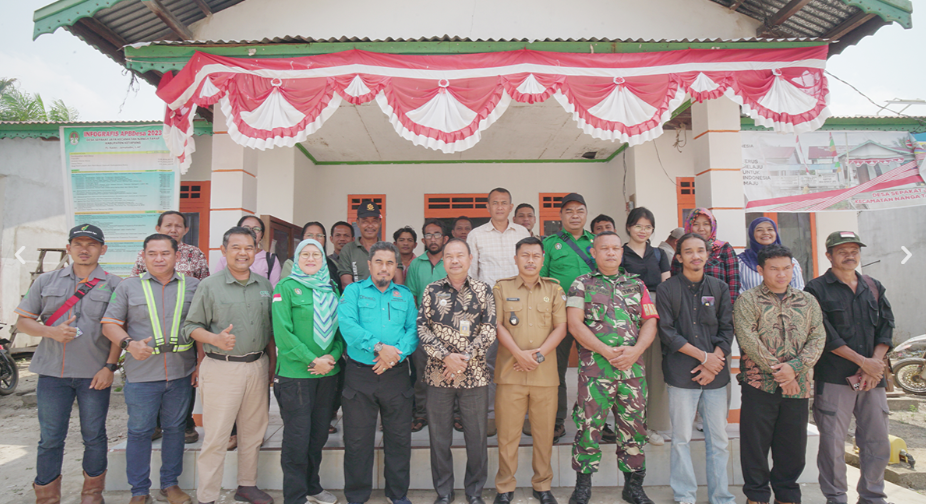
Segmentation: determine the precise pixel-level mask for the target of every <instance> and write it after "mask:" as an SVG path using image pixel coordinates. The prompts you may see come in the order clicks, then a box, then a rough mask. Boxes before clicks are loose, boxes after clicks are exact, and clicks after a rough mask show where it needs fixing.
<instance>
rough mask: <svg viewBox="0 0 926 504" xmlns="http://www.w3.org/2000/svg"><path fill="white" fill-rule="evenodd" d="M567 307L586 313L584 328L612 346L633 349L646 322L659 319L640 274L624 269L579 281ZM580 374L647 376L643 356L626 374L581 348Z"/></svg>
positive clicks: (626, 377) (589, 275) (622, 377)
mask: <svg viewBox="0 0 926 504" xmlns="http://www.w3.org/2000/svg"><path fill="white" fill-rule="evenodd" d="M566 307H567V308H579V309H581V310H583V311H584V312H585V325H586V326H588V328H589V329H591V331H592V332H593V333H594V334H595V336H596V337H597V338H598V339H599V340H601V342H602V343H604V344H606V345H608V346H610V347H621V346H628V347H629V346H634V345H636V344H637V336H638V335H639V334H640V326H642V325H643V321H644V320H646V319H650V318H654V319H658V318H659V316H658V315H657V314H656V305H654V304H653V302H652V300H651V299H650V297H649V291H648V290H647V289H646V286H645V285H643V282H641V281H640V280H639V279H638V277H637V275H632V274H628V273H626V272H624V270H621V271H620V273H619V274H618V275H616V276H614V277H608V276H605V275H604V274H602V273H601V272H600V271H598V270H595V271H594V272H592V273H587V274H585V275H582V276H580V277H578V278H576V280H575V282H573V283H572V287H570V288H569V294H568V295H567V299H566ZM579 373H580V374H582V375H583V376H588V377H599V376H600V377H606V378H611V379H614V380H630V379H632V378H640V377H643V376H644V375H645V371H644V369H643V356H642V355H641V356H640V358H639V359H637V362H635V363H634V364H633V366H631V368H630V369H629V370H627V371H621V370H619V369H617V368H616V367H614V366H612V365H611V363H610V362H608V359H606V358H605V357H604V356H603V355H600V354H598V353H596V352H593V351H591V350H589V349H587V348H585V347H583V346H582V345H579Z"/></svg>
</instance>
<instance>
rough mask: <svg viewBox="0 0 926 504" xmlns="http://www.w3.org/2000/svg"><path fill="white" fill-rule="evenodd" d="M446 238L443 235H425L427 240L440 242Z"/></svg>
mask: <svg viewBox="0 0 926 504" xmlns="http://www.w3.org/2000/svg"><path fill="white" fill-rule="evenodd" d="M443 237H444V234H443V233H428V234H426V235H424V239H425V240H440V239H441V238H443Z"/></svg>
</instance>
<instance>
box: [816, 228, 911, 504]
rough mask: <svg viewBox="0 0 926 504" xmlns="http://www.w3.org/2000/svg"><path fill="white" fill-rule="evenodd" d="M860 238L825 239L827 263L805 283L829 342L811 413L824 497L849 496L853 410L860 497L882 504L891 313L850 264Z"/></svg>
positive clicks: (872, 283) (841, 499)
mask: <svg viewBox="0 0 926 504" xmlns="http://www.w3.org/2000/svg"><path fill="white" fill-rule="evenodd" d="M864 246H865V244H864V243H862V240H861V239H860V238H859V236H858V235H857V234H856V233H854V232H852V231H836V232H834V233H832V234H830V235H829V236H828V237H827V238H826V258H827V259H829V261H830V264H831V267H830V269H829V270H827V272H826V273H824V274H823V276H821V277H817V278H814V279H813V280H811V281H809V282H807V286H806V288H805V290H806V291H807V292H809V293H811V294H813V295H814V297H816V298H817V300H818V301H819V302H820V307H821V308H822V309H823V326H824V327H825V328H826V347H825V348H824V349H823V356H822V357H820V360H819V361H818V362H817V364H816V365H815V366H814V375H815V376H814V378H815V381H814V402H813V418H814V422H815V423H816V424H817V428H818V429H819V430H820V450H819V451H818V452H817V468H818V469H819V470H820V477H819V481H820V490H821V491H822V492H823V495H825V496H826V502H827V504H844V503H846V500H847V497H846V489H847V488H848V482H847V481H846V462H845V439H846V432H847V431H848V429H849V422H850V421H851V420H852V417H853V415H854V416H855V423H856V429H855V442H856V444H857V445H858V447H859V464H860V466H861V475H860V477H859V482H858V496H859V500H858V501H859V502H860V503H863V504H884V503H885V502H886V501H885V498H886V497H887V496H886V495H885V493H884V469H885V468H886V467H887V463H888V459H889V458H890V453H891V447H890V443H889V441H888V439H887V433H888V417H887V412H888V407H887V394H886V392H885V390H884V386H885V380H884V355H885V354H887V352H888V351H889V350H890V349H891V346H892V339H893V335H894V314H893V312H892V311H891V304H890V303H889V302H888V300H887V298H885V297H884V287H883V286H882V285H881V283H880V282H878V281H877V280H874V279H872V278H871V277H869V276H867V275H860V274H859V273H858V272H856V271H855V268H857V267H858V266H859V263H860V262H861V247H864Z"/></svg>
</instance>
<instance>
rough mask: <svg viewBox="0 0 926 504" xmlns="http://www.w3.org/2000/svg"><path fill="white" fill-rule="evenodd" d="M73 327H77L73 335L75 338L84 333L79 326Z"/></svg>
mask: <svg viewBox="0 0 926 504" xmlns="http://www.w3.org/2000/svg"><path fill="white" fill-rule="evenodd" d="M75 329H77V334H75V335H74V337H75V338H79V337H80V336H81V335H82V334H84V332H83V331H81V330H80V328H79V327H75Z"/></svg>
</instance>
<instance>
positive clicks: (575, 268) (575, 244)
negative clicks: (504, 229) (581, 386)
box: [540, 193, 595, 440]
mask: <svg viewBox="0 0 926 504" xmlns="http://www.w3.org/2000/svg"><path fill="white" fill-rule="evenodd" d="M559 215H560V221H561V222H562V223H563V230H562V231H561V232H559V233H556V234H552V235H550V236H547V237H546V238H545V239H544V240H543V255H544V258H543V267H542V268H540V276H542V277H551V278H555V279H557V280H559V284H560V285H561V286H563V288H564V289H567V290H568V289H569V286H570V285H572V283H573V282H575V280H576V278H578V277H579V276H581V275H584V274H586V273H591V272H592V271H594V270H595V260H594V259H592V255H591V253H590V252H589V249H591V247H592V242H593V241H594V240H595V235H593V234H592V233H589V232H588V231H586V230H585V221H587V220H588V208H587V207H586V205H585V198H583V197H582V195H581V194H576V193H570V194H567V195H566V196H564V197H563V206H562V207H561V208H560V210H559ZM573 341H575V339H574V338H573V337H572V334H569V333H568V332H567V333H566V337H565V338H563V341H561V342H560V343H559V345H558V346H557V347H556V368H557V371H558V372H559V403H558V405H557V408H556V429H555V430H554V431H553V439H554V440H555V439H559V438H560V437H562V436H563V434H565V433H566V428H565V427H564V425H563V423H564V422H565V420H566V367H568V366H569V353H570V352H571V351H572V345H573Z"/></svg>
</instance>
